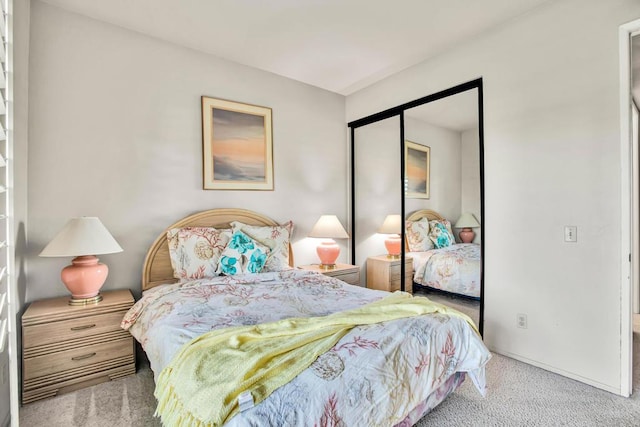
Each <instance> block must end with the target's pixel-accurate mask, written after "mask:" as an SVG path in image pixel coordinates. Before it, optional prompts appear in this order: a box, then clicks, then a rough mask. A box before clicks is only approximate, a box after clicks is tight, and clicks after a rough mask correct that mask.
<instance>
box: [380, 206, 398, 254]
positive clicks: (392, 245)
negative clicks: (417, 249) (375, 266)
mask: <svg viewBox="0 0 640 427" xmlns="http://www.w3.org/2000/svg"><path fill="white" fill-rule="evenodd" d="M401 232H402V217H401V216H400V215H397V214H393V215H387V217H386V218H385V219H384V222H383V223H382V225H381V226H380V228H378V233H380V234H389V236H387V238H386V239H385V241H384V246H385V247H386V248H387V256H388V257H389V258H394V259H395V258H400V251H401V248H402V239H401V238H400V236H399V234H400V233H401Z"/></svg>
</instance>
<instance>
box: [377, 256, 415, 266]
mask: <svg viewBox="0 0 640 427" xmlns="http://www.w3.org/2000/svg"><path fill="white" fill-rule="evenodd" d="M367 259H373V260H376V261H385V262H397V263H398V264H399V263H400V261H401V260H402V258H389V257H388V256H387V255H375V256H370V257H369V258H367ZM404 262H405V263H409V262H413V258H411V257H410V256H405V257H404Z"/></svg>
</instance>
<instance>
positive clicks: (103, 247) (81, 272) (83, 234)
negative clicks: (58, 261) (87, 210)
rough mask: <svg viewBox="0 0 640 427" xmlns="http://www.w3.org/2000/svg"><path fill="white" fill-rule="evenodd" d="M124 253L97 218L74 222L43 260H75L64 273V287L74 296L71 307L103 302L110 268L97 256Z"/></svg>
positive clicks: (77, 219)
mask: <svg viewBox="0 0 640 427" xmlns="http://www.w3.org/2000/svg"><path fill="white" fill-rule="evenodd" d="M115 252H122V248H121V247H120V245H119V244H118V242H116V240H115V239H114V238H113V236H111V234H109V231H107V229H106V228H105V226H104V225H103V224H102V222H100V220H99V219H98V218H96V217H81V218H72V219H71V220H69V222H67V224H66V225H65V226H64V228H63V229H62V230H60V232H59V233H58V234H57V235H56V236H55V237H54V238H53V240H51V242H49V244H48V245H47V246H46V247H45V248H44V249H43V250H42V252H40V256H42V257H75V258H74V259H73V260H72V261H71V264H72V265H68V266H66V267H65V268H63V269H62V272H61V273H60V277H61V278H62V283H64V285H65V286H66V287H67V289H68V290H69V292H71V299H70V300H69V304H70V305H87V304H95V303H98V302H100V301H102V295H100V288H101V287H102V285H103V284H104V282H105V280H107V275H108V274H109V268H108V267H107V266H106V265H104V264H101V263H98V258H96V255H100V254H111V253H115Z"/></svg>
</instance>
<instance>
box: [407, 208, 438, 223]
mask: <svg viewBox="0 0 640 427" xmlns="http://www.w3.org/2000/svg"><path fill="white" fill-rule="evenodd" d="M422 218H427V219H428V220H429V221H431V220H432V219H444V217H443V216H442V215H440V214H439V213H438V212H436V211H432V210H431V209H420V210H418V211H415V212H414V213H412V214H411V215H409V217H408V218H407V221H420V220H421V219H422Z"/></svg>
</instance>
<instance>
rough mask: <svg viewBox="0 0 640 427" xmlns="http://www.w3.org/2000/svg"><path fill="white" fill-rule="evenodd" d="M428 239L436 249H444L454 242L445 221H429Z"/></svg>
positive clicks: (448, 224) (447, 222)
mask: <svg viewBox="0 0 640 427" xmlns="http://www.w3.org/2000/svg"><path fill="white" fill-rule="evenodd" d="M429 239H431V241H432V242H433V246H435V248H436V249H440V248H446V247H447V246H451V245H452V244H454V243H455V241H456V240H455V238H454V237H453V233H452V232H451V224H450V223H449V221H447V220H443V221H440V220H432V221H429Z"/></svg>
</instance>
